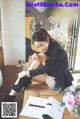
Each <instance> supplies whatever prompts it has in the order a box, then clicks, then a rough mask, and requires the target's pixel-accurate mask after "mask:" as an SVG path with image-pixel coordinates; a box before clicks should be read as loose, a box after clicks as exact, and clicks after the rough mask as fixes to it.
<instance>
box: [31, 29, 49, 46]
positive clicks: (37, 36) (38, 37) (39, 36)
mask: <svg viewBox="0 0 80 119" xmlns="http://www.w3.org/2000/svg"><path fill="white" fill-rule="evenodd" d="M47 39H51V36H50V35H49V34H48V32H47V31H46V30H45V29H39V30H38V31H36V32H35V33H34V34H33V36H32V43H33V44H34V42H35V41H46V40H47Z"/></svg>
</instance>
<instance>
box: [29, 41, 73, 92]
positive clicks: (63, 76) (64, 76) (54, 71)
mask: <svg viewBox="0 0 80 119" xmlns="http://www.w3.org/2000/svg"><path fill="white" fill-rule="evenodd" d="M45 54H46V55H47V56H48V59H47V60H46V63H45V65H44V66H42V67H40V68H38V69H35V70H30V75H31V77H33V76H37V75H40V74H44V73H47V74H48V75H49V76H52V77H53V76H54V77H55V80H56V82H57V83H58V84H59V86H60V87H61V89H62V90H64V89H65V88H67V87H68V86H70V85H72V83H71V81H72V80H73V77H72V75H71V73H70V71H69V68H68V58H67V53H66V51H65V50H64V49H63V48H62V47H61V46H60V45H59V44H58V43H57V42H56V41H54V40H52V39H50V44H49V48H48V51H47V52H46V53H45Z"/></svg>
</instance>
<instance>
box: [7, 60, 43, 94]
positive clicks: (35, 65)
mask: <svg viewBox="0 0 80 119" xmlns="http://www.w3.org/2000/svg"><path fill="white" fill-rule="evenodd" d="M40 66H41V61H40V60H33V61H32V64H31V65H30V67H29V70H32V69H37V68H39V67H40ZM19 80H20V79H19V78H18V79H17V80H16V82H15V84H18V82H19ZM32 80H33V81H37V82H41V83H44V82H45V80H44V75H39V76H35V77H34V78H32ZM9 95H12V96H13V95H17V92H16V91H14V90H13V89H12V90H11V91H10V93H9Z"/></svg>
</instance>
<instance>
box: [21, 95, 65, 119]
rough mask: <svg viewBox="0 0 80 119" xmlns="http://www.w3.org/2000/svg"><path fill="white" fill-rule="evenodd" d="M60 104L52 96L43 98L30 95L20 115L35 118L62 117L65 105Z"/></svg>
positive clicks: (57, 118)
mask: <svg viewBox="0 0 80 119" xmlns="http://www.w3.org/2000/svg"><path fill="white" fill-rule="evenodd" d="M60 104H61V102H59V101H58V100H56V99H54V98H53V97H49V98H48V99H44V98H40V97H33V96H30V97H29V99H28V101H27V103H26V104H25V106H24V108H23V109H22V111H21V113H20V115H23V116H28V117H33V118H37V119H62V117H63V112H64V109H65V107H61V106H60Z"/></svg>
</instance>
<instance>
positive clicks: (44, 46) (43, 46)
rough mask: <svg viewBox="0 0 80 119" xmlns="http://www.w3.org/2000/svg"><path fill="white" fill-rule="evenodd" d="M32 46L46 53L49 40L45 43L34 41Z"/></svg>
mask: <svg viewBox="0 0 80 119" xmlns="http://www.w3.org/2000/svg"><path fill="white" fill-rule="evenodd" d="M34 45H35V46H36V47H37V48H38V49H39V50H40V51H42V52H47V50H48V47H49V40H47V41H34Z"/></svg>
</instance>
